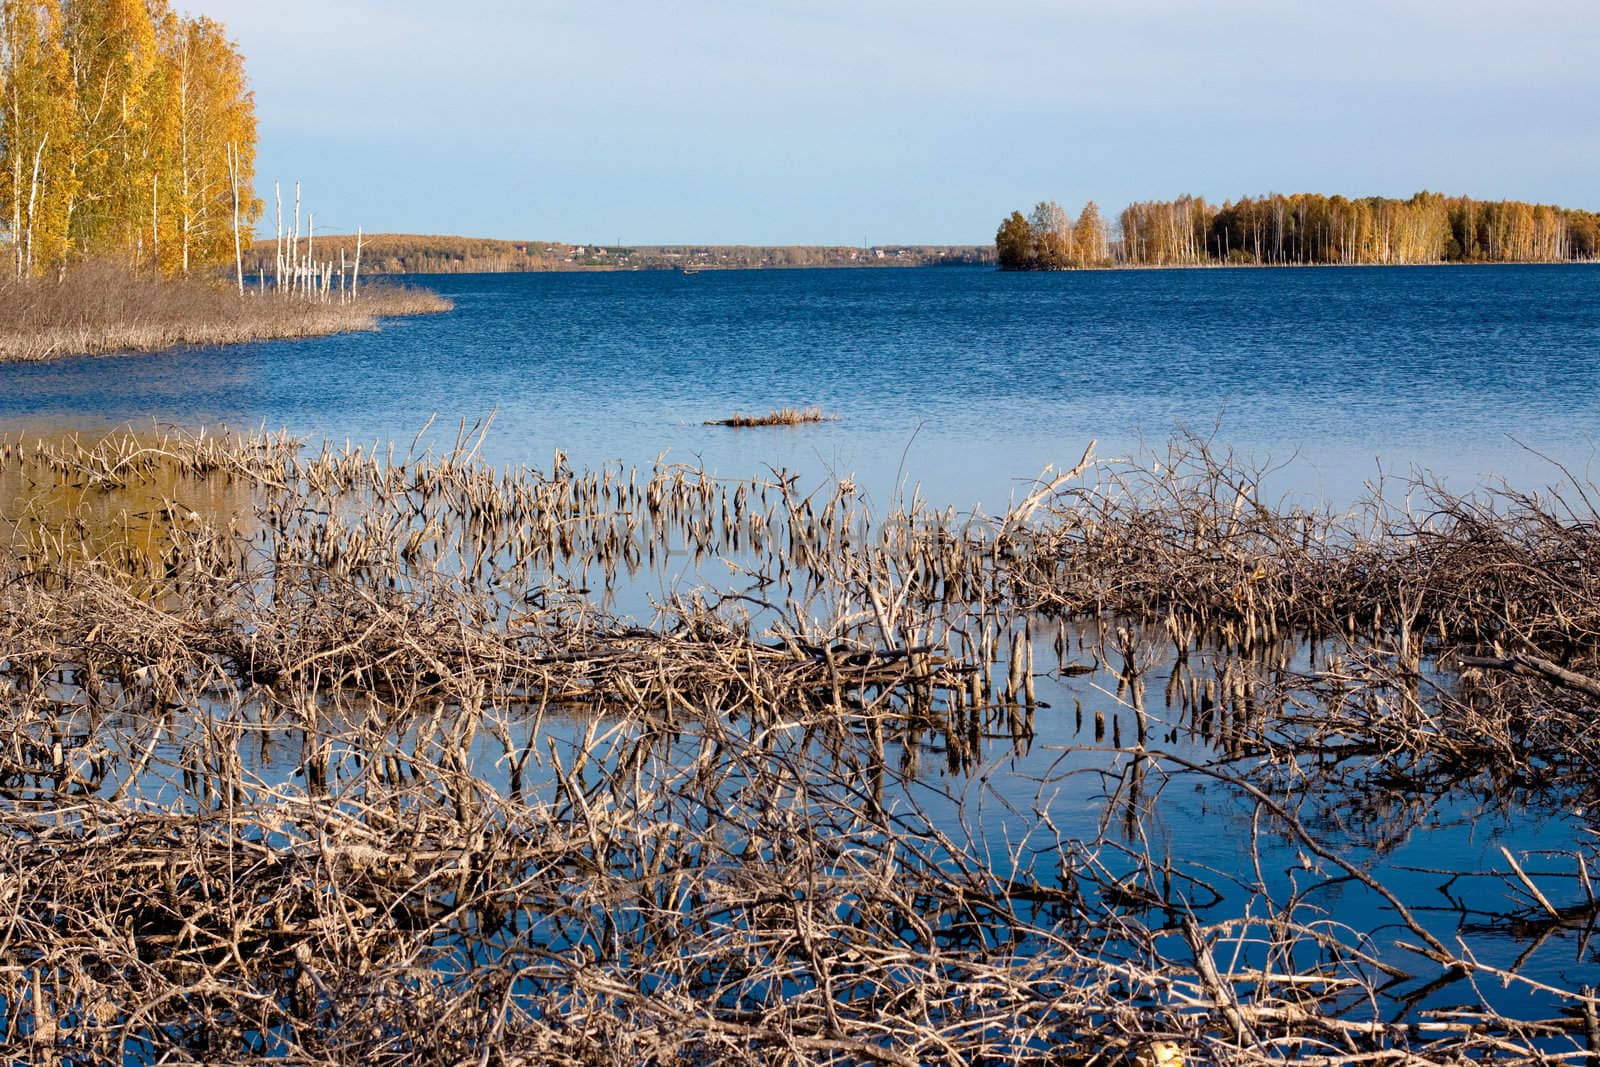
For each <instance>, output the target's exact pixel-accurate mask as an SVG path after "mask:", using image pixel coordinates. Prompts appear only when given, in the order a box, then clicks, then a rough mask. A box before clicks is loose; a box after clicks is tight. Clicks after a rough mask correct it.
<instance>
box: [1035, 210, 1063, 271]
mask: <svg viewBox="0 0 1600 1067" xmlns="http://www.w3.org/2000/svg"><path fill="white" fill-rule="evenodd" d="M1028 228H1029V230H1030V231H1031V233H1032V236H1033V263H1034V267H1035V268H1036V269H1038V270H1065V269H1066V268H1067V267H1070V266H1072V222H1071V221H1070V220H1069V219H1068V218H1067V212H1066V209H1065V208H1063V207H1062V206H1061V205H1060V204H1058V203H1056V202H1055V201H1054V200H1044V201H1041V202H1040V203H1038V204H1037V205H1035V206H1034V209H1033V214H1032V215H1031V216H1029V218H1028Z"/></svg>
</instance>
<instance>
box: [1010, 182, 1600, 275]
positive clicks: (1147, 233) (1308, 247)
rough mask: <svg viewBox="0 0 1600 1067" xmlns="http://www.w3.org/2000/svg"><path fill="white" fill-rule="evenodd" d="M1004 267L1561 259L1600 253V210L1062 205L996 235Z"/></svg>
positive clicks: (1312, 197)
mask: <svg viewBox="0 0 1600 1067" xmlns="http://www.w3.org/2000/svg"><path fill="white" fill-rule="evenodd" d="M995 253H996V256H997V258H998V260H999V263H1000V268H1001V269H1002V270H1070V269H1078V268H1088V267H1118V266H1130V267H1144V266H1150V267H1185V266H1205V265H1221V264H1235V265H1262V266H1289V265H1312V264H1346V265H1357V264H1361V265H1369V264H1388V265H1400V264H1418V263H1562V262H1569V261H1574V260H1592V259H1595V258H1596V257H1597V256H1600V214H1597V213H1595V212H1592V211H1578V210H1573V209H1570V208H1563V207H1557V206H1553V205H1547V204H1527V203H1523V202H1520V201H1516V200H1474V199H1472V198H1471V197H1465V196H1453V197H1451V196H1443V195H1440V194H1438V193H1430V192H1421V193H1417V194H1416V195H1415V196H1412V197H1411V198H1410V199H1408V200H1398V199H1392V198H1385V197H1365V198H1362V199H1349V198H1346V197H1343V196H1323V195H1321V194H1316V193H1296V194H1294V195H1292V196H1284V195H1281V194H1278V193H1273V194H1270V195H1268V196H1263V197H1246V198H1244V199H1242V200H1238V201H1228V202H1225V203H1223V204H1222V205H1221V206H1220V207H1219V206H1217V205H1214V204H1209V203H1207V202H1206V200H1205V199H1204V198H1202V197H1195V196H1182V197H1179V198H1178V199H1176V200H1167V201H1156V200H1152V201H1144V202H1140V203H1135V204H1130V205H1129V206H1128V207H1127V208H1125V209H1123V211H1122V213H1121V214H1120V215H1119V216H1118V217H1117V219H1116V220H1115V223H1114V224H1113V223H1108V222H1107V220H1106V219H1105V218H1104V217H1102V215H1101V213H1100V209H1099V208H1098V207H1097V206H1096V205H1095V203H1094V202H1093V201H1090V202H1089V203H1088V204H1087V205H1085V206H1084V208H1083V210H1082V212H1080V213H1079V214H1078V216H1077V218H1076V220H1074V219H1073V218H1072V217H1071V216H1070V215H1069V214H1068V212H1067V211H1066V210H1065V209H1064V208H1063V207H1062V206H1061V205H1060V204H1057V203H1055V202H1054V201H1046V202H1044V203H1041V204H1039V205H1038V206H1036V207H1035V208H1034V209H1033V212H1032V213H1031V214H1030V215H1028V216H1024V215H1023V214H1022V213H1021V212H1020V211H1014V212H1012V213H1011V215H1010V217H1008V218H1007V219H1005V220H1004V221H1003V222H1002V223H1001V224H1000V229H999V231H998V232H997V233H996V234H995Z"/></svg>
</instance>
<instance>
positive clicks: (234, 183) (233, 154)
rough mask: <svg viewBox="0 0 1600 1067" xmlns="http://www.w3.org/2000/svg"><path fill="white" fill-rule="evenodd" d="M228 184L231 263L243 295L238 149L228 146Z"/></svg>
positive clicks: (185, 246)
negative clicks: (230, 188)
mask: <svg viewBox="0 0 1600 1067" xmlns="http://www.w3.org/2000/svg"><path fill="white" fill-rule="evenodd" d="M228 184H229V185H230V186H231V187H232V189H233V263H234V268H235V269H236V270H237V271H238V272H239V295H240V296H243V295H244V245H243V243H242V242H241V241H240V239H239V149H238V148H237V147H235V146H234V145H231V144H230V145H229V146H228ZM188 255H189V248H188V245H187V243H186V244H185V245H184V258H185V263H184V269H185V270H187V269H188V262H187V260H188Z"/></svg>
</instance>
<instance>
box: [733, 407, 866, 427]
mask: <svg viewBox="0 0 1600 1067" xmlns="http://www.w3.org/2000/svg"><path fill="white" fill-rule="evenodd" d="M837 418H838V416H837V415H824V414H823V413H822V409H821V408H816V407H811V408H776V409H774V410H772V411H769V412H767V413H766V414H765V415H741V414H740V413H739V412H737V411H735V412H734V413H733V415H732V416H731V417H729V418H726V419H708V420H707V421H706V425H707V426H736V427H749V426H804V425H805V424H807V423H812V422H832V421H835V420H836V419H837Z"/></svg>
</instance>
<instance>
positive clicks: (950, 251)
mask: <svg viewBox="0 0 1600 1067" xmlns="http://www.w3.org/2000/svg"><path fill="white" fill-rule="evenodd" d="M316 240H317V243H318V246H319V247H324V248H328V247H335V246H338V247H341V248H344V247H345V246H349V249H353V248H354V246H355V241H354V239H353V238H351V237H349V236H344V235H332V234H330V235H323V234H318V235H317V238H316ZM349 249H346V251H348V250H349ZM361 249H362V251H361V256H362V259H361V273H362V275H363V276H364V277H365V276H370V275H377V274H384V275H393V274H543V273H553V272H576V273H582V272H592V271H635V270H638V271H647V270H648V271H681V272H685V273H690V274H698V273H702V272H709V271H713V270H773V269H783V268H805V267H818V268H843V269H868V268H876V267H936V266H993V265H995V264H996V263H997V262H998V261H997V259H996V257H995V250H994V246H993V245H873V246H866V247H854V246H848V245H623V244H615V245H593V244H568V243H566V242H563V241H510V240H499V239H490V238H476V237H456V236H449V235H433V234H394V233H387V234H384V233H380V234H364V235H362V238H361ZM276 255H277V248H276V245H275V243H274V242H272V241H257V242H256V243H255V245H253V246H252V247H251V248H250V249H249V250H248V251H247V252H246V254H245V260H244V270H245V274H246V275H247V276H254V275H255V274H256V273H257V272H259V271H262V270H264V271H265V272H266V273H267V274H269V275H270V274H272V272H273V270H274V269H275V264H276Z"/></svg>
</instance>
